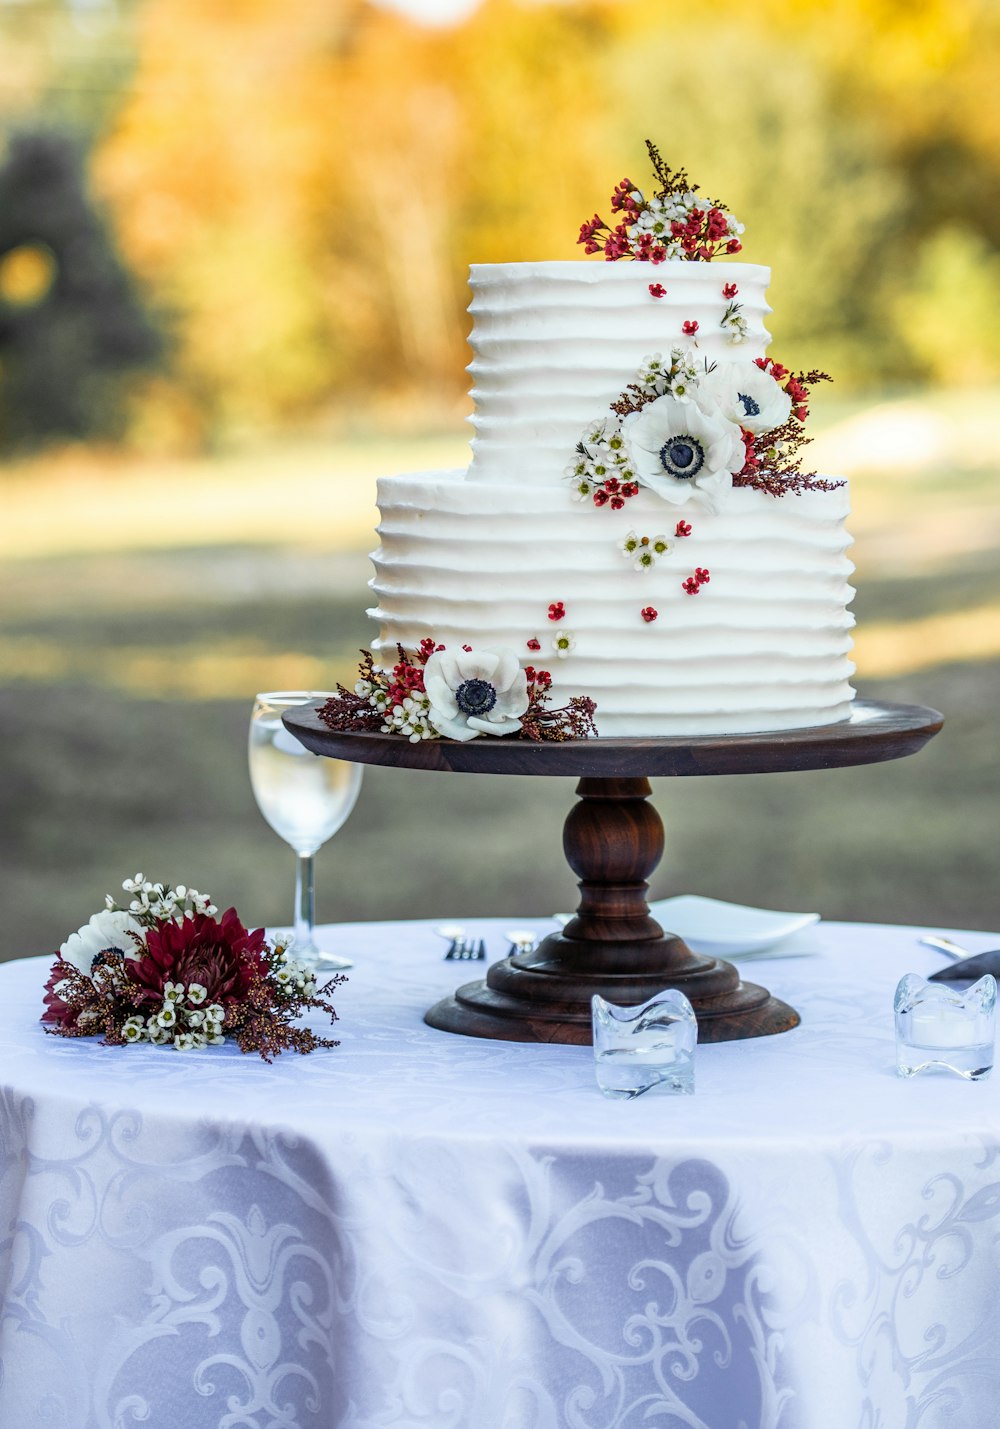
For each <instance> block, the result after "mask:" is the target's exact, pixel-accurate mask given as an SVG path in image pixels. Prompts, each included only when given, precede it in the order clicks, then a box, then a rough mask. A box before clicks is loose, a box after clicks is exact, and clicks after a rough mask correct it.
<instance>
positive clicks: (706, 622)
mask: <svg viewBox="0 0 1000 1429" xmlns="http://www.w3.org/2000/svg"><path fill="white" fill-rule="evenodd" d="M378 503H379V508H380V511H381V523H380V525H379V535H380V537H381V545H380V546H379V548H378V550H377V551H375V552H374V554H373V556H372V560H373V562H374V565H375V575H374V578H373V580H372V582H371V584H372V588H373V590H374V592H375V595H376V598H377V601H378V604H377V605H376V606H375V608H374V609H372V610H371V611H370V612H369V614H370V615H371V616H372V617H373V619H375V620H376V621H377V622H378V624H379V635H378V638H377V639H376V640H375V641H374V642H373V646H372V648H373V651H374V653H375V657H376V660H377V662H378V663H379V664H381V665H383V666H386V665H391V664H393V663H394V662H395V647H396V645H397V643H399V644H401V645H403V646H404V647H405V648H406V649H407V650H411V651H412V650H414V649H415V648H416V647H417V646H418V645H419V643H420V641H421V640H422V639H424V638H425V637H428V636H430V637H433V639H434V640H435V641H436V642H439V643H441V644H444V645H446V646H448V647H450V648H454V647H460V646H462V645H471V646H473V647H475V648H477V649H478V648H484V647H485V648H494V649H495V648H498V647H500V646H507V647H509V648H511V649H513V650H515V651H516V652H517V654H518V655H519V656H520V658H521V660H522V663H524V664H525V665H529V664H531V665H535V666H538V667H541V668H544V669H547V670H549V671H551V673H552V675H553V703H554V704H556V705H559V704H563V703H565V701H566V699H568V698H569V697H570V696H571V695H589V696H590V697H591V698H592V699H593V700H595V701H596V704H597V725H598V729H599V731H600V733H601V734H602V735H609V736H610V735H614V736H619V737H620V736H628V735H635V736H639V735H661V736H662V735H711V734H746V733H751V732H754V731H761V732H764V731H773V730H782V729H802V728H805V727H808V726H813V725H822V724H831V723H835V722H836V721H838V720H842V719H846V718H847V717H848V715H849V714H850V703H851V700H852V699H853V697H854V692H853V690H852V689H851V686H850V684H849V680H850V677H851V675H852V673H853V671H854V666H853V664H852V662H851V660H850V658H849V652H850V648H851V643H852V642H851V637H850V633H849V632H850V629H851V627H852V625H853V624H854V619H853V616H852V615H851V614H850V612H849V611H848V609H847V606H848V603H849V601H850V599H851V597H852V595H853V594H854V592H853V590H852V589H851V586H850V585H849V583H848V577H849V576H850V574H851V572H852V570H853V566H852V564H851V562H850V560H849V559H848V557H847V554H846V551H847V547H848V546H849V545H850V540H851V538H850V537H849V536H848V534H847V532H846V530H845V526H844V520H845V517H846V515H847V512H848V503H849V498H848V491H847V487H846V485H844V486H841V487H838V488H837V489H835V490H831V491H806V492H801V493H789V494H788V495H785V496H782V497H773V496H770V495H768V494H766V493H765V492H762V491H756V490H750V489H741V490H737V491H734V492H732V493H731V496H730V498H729V500H728V501H727V502H726V505H725V509H724V510H723V511H722V512H720V513H718V514H713V513H710V512H707V511H705V510H704V508H702V507H700V506H696V505H694V504H693V503H690V504H688V505H686V506H683V507H675V506H672V505H670V504H668V503H667V502H665V501H663V500H661V499H660V498H659V497H657V496H655V495H654V494H653V493H652V492H650V491H648V490H646V489H643V490H641V491H640V492H639V494H638V495H637V496H634V497H632V498H631V499H630V500H629V501H627V502H626V504H625V506H624V507H623V508H622V509H621V510H617V511H616V510H612V509H611V507H610V505H606V506H604V507H602V508H600V509H598V508H596V507H595V506H594V505H593V503H592V502H590V501H584V502H575V501H573V500H572V498H571V494H570V491H569V488H568V484H567V485H560V486H543V485H537V484H536V485H530V486H529V485H518V484H517V482H516V481H512V482H509V483H506V482H505V483H502V484H501V483H486V482H479V481H469V480H468V479H467V474H466V473H465V472H464V471H445V472H425V473H413V474H407V475H401V476H390V477H383V478H382V479H381V480H380V482H379V487H378ZM679 523H680V524H679ZM687 527H689V528H690V529H689V530H687V529H686V528H687ZM643 538H646V539H647V544H646V545H643V544H642V541H643ZM633 541H634V542H637V543H639V544H638V545H637V546H636V548H635V549H627V548H629V547H631V546H632V544H633ZM658 546H666V549H665V550H662V551H659V552H658V551H657V547H658ZM643 559H647V560H650V563H649V564H648V565H645V566H644V565H643V564H641V562H642V560H643ZM637 563H639V564H637Z"/></svg>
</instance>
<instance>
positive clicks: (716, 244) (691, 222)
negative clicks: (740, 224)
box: [670, 204, 743, 258]
mask: <svg viewBox="0 0 1000 1429" xmlns="http://www.w3.org/2000/svg"><path fill="white" fill-rule="evenodd" d="M670 232H671V233H672V234H673V236H674V238H676V239H679V240H680V245H681V247H682V248H683V249H684V252H685V253H686V254H687V256H688V257H689V258H714V257H715V255H716V253H719V252H721V251H723V249H724V250H725V252H726V253H738V252H739V251H740V249H741V248H742V247H743V244H742V243H741V242H740V240H739V239H738V238H729V237H728V234H729V224H728V221H727V219H726V215H725V214H724V213H723V211H722V209H721V208H717V207H716V206H715V205H714V204H713V205H712V207H711V208H710V209H708V210H705V209H703V208H693V209H692V210H691V212H690V213H689V214H688V216H687V219H686V221H685V222H684V223H681V221H680V219H679V218H675V219H674V220H673V222H672V223H671V225H670ZM723 240H725V241H723Z"/></svg>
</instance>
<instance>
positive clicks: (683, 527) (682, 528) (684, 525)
mask: <svg viewBox="0 0 1000 1429" xmlns="http://www.w3.org/2000/svg"><path fill="white" fill-rule="evenodd" d="M690 534H691V522H690V521H678V523H677V525H676V526H675V527H674V535H675V536H690Z"/></svg>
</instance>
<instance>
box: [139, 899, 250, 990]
mask: <svg viewBox="0 0 1000 1429" xmlns="http://www.w3.org/2000/svg"><path fill="white" fill-rule="evenodd" d="M264 947H265V943H264V929H263V928H258V929H257V930H256V931H255V932H253V933H250V932H248V931H247V929H246V928H244V926H243V924H242V923H241V922H240V920H239V917H238V915H237V912H236V909H235V908H227V909H226V911H225V913H223V915H222V917H221V918H220V919H219V921H218V922H216V921H215V919H214V918H210V917H209V916H208V915H207V914H206V913H195V914H193V915H191V916H189V917H187V918H185V919H184V920H183V922H181V923H174V922H168V923H160V924H158V925H157V926H156V927H155V928H150V930H149V932H148V933H147V934H146V952H145V955H144V956H143V957H142V958H140V959H139V960H138V961H137V962H133V963H129V972H130V973H131V975H132V978H133V979H134V981H135V982H136V983H137V984H138V992H137V995H136V999H135V1000H136V1003H137V1004H146V1005H149V1006H151V1007H152V1006H155V1007H159V1006H160V1004H161V1003H162V1002H163V990H164V987H165V985H166V984H167V983H168V982H182V983H183V984H184V986H185V987H190V986H191V984H192V983H193V982H197V983H200V984H201V986H202V987H203V988H205V990H206V992H207V994H208V996H207V997H206V999H205V1001H206V1003H213V1002H218V1003H221V1004H222V1006H223V1007H228V1006H229V1005H231V1004H233V1003H237V1002H242V1001H243V999H244V998H245V997H246V995H247V993H248V992H249V990H250V986H251V984H252V982H253V980H254V978H255V977H264V976H265V974H266V973H267V968H268V964H267V959H266V957H265V956H264Z"/></svg>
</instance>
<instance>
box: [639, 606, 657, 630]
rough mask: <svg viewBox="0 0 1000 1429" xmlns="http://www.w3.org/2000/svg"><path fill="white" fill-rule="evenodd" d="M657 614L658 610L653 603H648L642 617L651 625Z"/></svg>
mask: <svg viewBox="0 0 1000 1429" xmlns="http://www.w3.org/2000/svg"><path fill="white" fill-rule="evenodd" d="M657 614H658V612H657V611H656V610H654V609H653V607H652V606H651V605H647V606H646V607H645V609H644V610H643V612H642V618H643V620H644V621H645V622H646V624H647V625H649V624H651V623H652V622H653V621H654V620H655V619H656V617H657Z"/></svg>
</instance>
